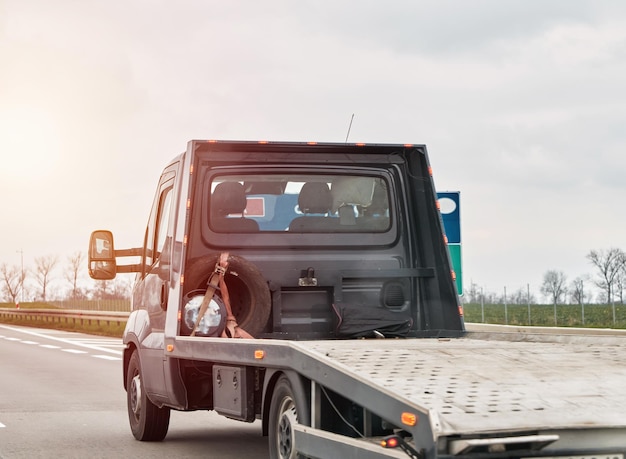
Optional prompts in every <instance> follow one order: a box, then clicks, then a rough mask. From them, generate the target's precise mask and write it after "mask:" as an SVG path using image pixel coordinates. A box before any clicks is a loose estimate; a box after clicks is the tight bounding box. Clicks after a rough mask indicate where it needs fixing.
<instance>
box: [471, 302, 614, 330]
mask: <svg viewBox="0 0 626 459" xmlns="http://www.w3.org/2000/svg"><path fill="white" fill-rule="evenodd" d="M463 308H464V310H465V321H466V322H475V323H482V322H484V323H489V324H502V325H504V324H508V325H537V326H546V327H554V326H555V325H556V326H559V327H589V328H626V305H623V304H616V305H615V309H613V306H612V305H605V304H587V305H585V306H584V319H583V307H582V306H580V305H572V304H558V305H557V306H556V323H555V317H554V306H553V305H546V304H531V305H530V322H529V320H528V305H525V304H523V305H520V304H513V305H507V307H506V308H505V307H504V305H503V304H485V306H484V321H483V309H482V308H481V305H480V304H475V303H470V304H465V305H463ZM614 310H615V320H613V318H614V316H613V311H614Z"/></svg>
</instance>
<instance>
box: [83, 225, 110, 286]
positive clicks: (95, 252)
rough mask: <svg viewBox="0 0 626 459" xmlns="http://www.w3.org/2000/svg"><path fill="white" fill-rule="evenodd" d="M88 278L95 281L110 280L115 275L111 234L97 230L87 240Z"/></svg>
mask: <svg viewBox="0 0 626 459" xmlns="http://www.w3.org/2000/svg"><path fill="white" fill-rule="evenodd" d="M88 269H89V276H90V277H91V278H92V279H96V280H111V279H114V278H115V275H116V273H117V263H116V261H115V247H114V245H113V233H111V231H106V230H98V231H94V232H93V233H91V237H90V238H89V265H88Z"/></svg>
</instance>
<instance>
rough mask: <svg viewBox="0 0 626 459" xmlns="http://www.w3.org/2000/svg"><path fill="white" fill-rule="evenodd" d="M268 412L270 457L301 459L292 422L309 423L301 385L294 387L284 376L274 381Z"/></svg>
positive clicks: (273, 458) (276, 458) (307, 409)
mask: <svg viewBox="0 0 626 459" xmlns="http://www.w3.org/2000/svg"><path fill="white" fill-rule="evenodd" d="M270 403H271V405H270V412H269V426H268V434H269V451H270V458H271V459H301V458H303V457H304V456H302V455H300V454H298V452H297V445H296V442H295V432H294V430H293V425H294V423H296V422H298V423H300V424H304V425H308V424H309V414H308V413H309V408H308V405H307V402H306V397H305V396H304V393H303V390H302V388H301V387H296V388H294V387H293V386H292V384H291V382H290V381H289V378H288V377H286V376H284V375H283V376H281V377H280V378H279V379H278V381H277V382H276V387H275V388H274V393H273V394H272V401H271V402H270Z"/></svg>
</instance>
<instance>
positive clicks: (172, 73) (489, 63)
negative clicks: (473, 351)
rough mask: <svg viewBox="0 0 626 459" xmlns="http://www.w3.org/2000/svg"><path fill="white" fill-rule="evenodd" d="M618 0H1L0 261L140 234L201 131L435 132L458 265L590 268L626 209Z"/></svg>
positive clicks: (285, 134)
mask: <svg viewBox="0 0 626 459" xmlns="http://www.w3.org/2000/svg"><path fill="white" fill-rule="evenodd" d="M625 89H626V2H624V1H623V0H615V1H608V0H607V1H603V0H588V1H583V0H562V1H550V0H541V1H539V0H536V1H529V0H519V1H507V0H474V1H470V0H458V1H452V0H432V1H417V0H408V1H366V0H354V1H342V0H332V1H322V0H316V1H302V0H299V1H287V0H285V1H274V0H269V1H254V0H250V1H240V0H236V1H233V0H229V1H223V0H219V1H212V0H186V1H185V0H181V1H176V2H173V1H159V0H107V1H94V0H73V1H70V0H55V1H48V0H0V154H1V155H2V156H1V157H2V164H1V166H0V193H1V196H2V197H1V201H0V202H1V206H2V207H1V211H2V217H3V218H2V229H1V232H0V263H7V264H9V265H19V264H20V261H21V260H20V256H21V254H20V253H19V251H20V250H23V257H24V264H25V265H27V266H34V259H35V258H36V257H38V256H47V255H57V256H59V259H60V261H61V262H63V263H65V261H66V259H67V257H68V256H70V255H71V254H73V253H74V252H76V251H78V250H82V251H85V250H86V248H87V242H88V238H89V233H90V232H91V230H93V229H102V228H106V229H111V230H112V231H113V232H114V234H115V236H116V245H117V246H118V248H126V247H130V246H138V245H140V244H141V240H142V235H143V229H144V227H145V223H146V220H147V216H148V210H149V206H150V203H151V200H152V197H153V193H154V190H155V186H156V181H157V179H158V175H159V173H160V171H161V169H162V167H163V166H164V165H165V164H166V163H167V162H168V161H169V160H170V159H171V158H172V157H173V156H174V155H176V154H178V153H180V152H182V151H183V150H184V149H185V147H186V143H187V141H188V140H190V139H192V138H199V139H207V138H217V139H242V140H258V139H268V140H298V141H310V140H314V141H336V142H343V141H344V140H345V137H346V133H347V129H348V125H349V123H350V118H351V116H352V114H354V121H353V124H352V129H351V132H350V141H354V142H357V141H359V142H385V143H389V142H390V143H396V142H398V143H425V144H426V145H427V146H428V149H429V154H430V160H431V164H432V166H433V168H434V173H435V183H436V186H437V189H438V190H440V191H444V190H455V191H456V190H459V191H460V192H461V201H462V202H461V213H462V217H461V218H462V223H461V226H462V242H463V277H464V281H465V285H466V287H467V286H469V283H470V282H471V281H473V282H475V283H476V284H478V285H479V286H482V287H484V289H486V290H489V291H494V292H501V291H502V290H503V287H504V286H506V287H507V291H514V290H516V289H518V288H524V289H526V285H527V284H530V288H531V290H532V291H536V292H538V290H539V286H540V284H541V281H542V278H543V275H544V273H545V272H546V271H547V270H549V269H554V270H559V271H563V272H564V273H565V274H566V275H567V276H568V279H569V280H573V279H574V278H576V277H578V276H583V275H590V274H595V271H594V269H593V267H592V266H591V265H590V264H589V262H588V261H587V259H586V255H587V253H588V252H589V251H590V250H591V249H608V248H610V247H618V248H621V249H626V241H625V240H624V233H625V226H626V211H625V209H624V205H623V199H624V197H625V196H626V193H625V188H626V180H625V179H626V90H625Z"/></svg>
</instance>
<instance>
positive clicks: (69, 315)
mask: <svg viewBox="0 0 626 459" xmlns="http://www.w3.org/2000/svg"><path fill="white" fill-rule="evenodd" d="M128 315H129V313H128V312H114V311H82V310H78V309H64V310H59V309H7V308H0V317H2V318H8V319H18V320H26V321H33V322H40V321H44V322H47V323H69V324H74V325H76V324H80V325H92V324H95V325H100V324H106V325H111V323H114V324H118V325H121V324H125V323H126V321H127V320H128Z"/></svg>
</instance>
